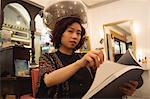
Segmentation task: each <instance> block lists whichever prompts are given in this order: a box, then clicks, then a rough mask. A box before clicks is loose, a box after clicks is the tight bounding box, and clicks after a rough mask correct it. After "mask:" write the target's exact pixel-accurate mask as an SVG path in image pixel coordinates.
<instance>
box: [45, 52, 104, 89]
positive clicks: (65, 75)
mask: <svg viewBox="0 0 150 99" xmlns="http://www.w3.org/2000/svg"><path fill="white" fill-rule="evenodd" d="M103 60H104V55H103V52H102V51H89V52H88V53H87V54H85V55H84V56H83V57H82V58H81V59H80V60H77V61H76V62H74V63H72V64H70V65H68V66H65V67H63V68H60V69H57V70H55V71H52V72H50V73H46V74H45V75H44V82H45V84H46V86H47V87H50V86H53V85H57V84H60V83H63V82H64V81H66V80H67V79H69V78H70V77H71V76H72V75H73V74H75V73H76V72H77V71H78V70H79V69H80V68H82V67H85V66H89V67H93V68H96V67H98V66H99V64H100V63H102V62H103Z"/></svg>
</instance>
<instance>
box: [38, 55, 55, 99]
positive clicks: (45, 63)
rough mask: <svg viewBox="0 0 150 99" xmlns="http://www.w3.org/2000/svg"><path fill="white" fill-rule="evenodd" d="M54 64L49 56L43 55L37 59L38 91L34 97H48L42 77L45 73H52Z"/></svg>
mask: <svg viewBox="0 0 150 99" xmlns="http://www.w3.org/2000/svg"><path fill="white" fill-rule="evenodd" d="M55 69H56V68H55V62H54V60H53V58H52V56H51V54H48V53H47V54H43V55H42V56H41V57H40V58H39V80H38V87H37V88H38V89H37V91H36V97H38V98H39V97H47V96H48V89H50V88H47V87H46V85H45V83H44V80H43V78H44V75H45V73H50V72H52V71H54V70H55Z"/></svg>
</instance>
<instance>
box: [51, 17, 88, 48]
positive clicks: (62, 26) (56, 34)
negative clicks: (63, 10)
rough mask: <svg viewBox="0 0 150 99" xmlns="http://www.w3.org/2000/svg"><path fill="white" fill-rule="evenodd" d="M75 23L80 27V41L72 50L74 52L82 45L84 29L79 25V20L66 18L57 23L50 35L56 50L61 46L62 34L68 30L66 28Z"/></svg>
mask: <svg viewBox="0 0 150 99" xmlns="http://www.w3.org/2000/svg"><path fill="white" fill-rule="evenodd" d="M75 22H77V23H79V24H80V26H81V39H80V41H79V43H78V45H77V46H76V47H75V48H74V50H77V49H79V48H80V47H81V46H82V45H83V44H84V36H85V29H84V27H83V26H82V25H81V19H80V18H77V17H66V18H63V19H61V20H60V21H58V22H57V23H56V24H55V27H54V29H53V31H52V35H53V38H52V42H53V45H54V47H55V48H56V49H58V48H59V47H60V45H61V37H62V34H63V33H64V32H65V30H66V29H67V28H68V26H70V25H71V24H73V23H75Z"/></svg>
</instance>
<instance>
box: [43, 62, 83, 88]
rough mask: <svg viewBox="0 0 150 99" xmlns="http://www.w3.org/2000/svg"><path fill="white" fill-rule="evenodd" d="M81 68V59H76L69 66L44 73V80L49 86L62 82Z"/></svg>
mask: <svg viewBox="0 0 150 99" xmlns="http://www.w3.org/2000/svg"><path fill="white" fill-rule="evenodd" d="M80 68H81V66H80V64H79V61H76V62H74V63H72V64H70V65H68V66H65V67H63V68H60V69H57V70H55V71H53V72H51V73H49V74H47V73H46V74H45V75H44V82H45V84H46V86H47V87H50V86H53V85H57V84H60V83H62V82H64V81H66V80H67V79H69V78H70V77H71V76H72V75H73V74H74V73H75V72H77V71H78V70H79V69H80Z"/></svg>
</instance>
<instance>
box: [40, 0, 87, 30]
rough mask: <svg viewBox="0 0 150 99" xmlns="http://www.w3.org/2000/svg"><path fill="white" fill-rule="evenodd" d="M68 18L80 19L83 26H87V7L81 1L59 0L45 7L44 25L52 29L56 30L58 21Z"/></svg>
mask: <svg viewBox="0 0 150 99" xmlns="http://www.w3.org/2000/svg"><path fill="white" fill-rule="evenodd" d="M68 16H75V17H79V18H80V19H81V20H82V24H86V23H87V14H86V6H85V5H84V4H83V3H82V1H79V0H57V1H55V2H53V3H51V4H49V5H48V6H47V7H45V9H44V12H43V20H44V23H45V24H46V25H47V26H48V27H49V28H50V29H53V28H54V25H55V23H56V22H57V21H59V20H61V19H62V18H65V17H68Z"/></svg>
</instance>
